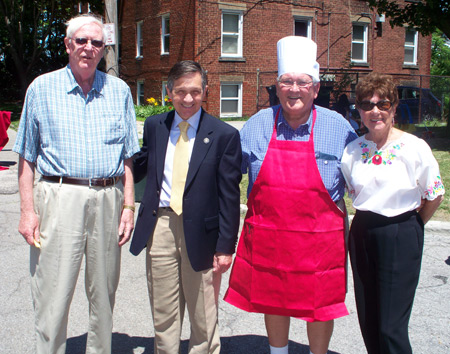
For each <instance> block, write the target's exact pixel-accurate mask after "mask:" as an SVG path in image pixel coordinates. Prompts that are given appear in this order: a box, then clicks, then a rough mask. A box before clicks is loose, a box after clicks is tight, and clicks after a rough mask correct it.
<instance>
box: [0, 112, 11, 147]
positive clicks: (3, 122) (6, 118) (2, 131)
mask: <svg viewBox="0 0 450 354" xmlns="http://www.w3.org/2000/svg"><path fill="white" fill-rule="evenodd" d="M10 124H11V112H6V111H0V151H1V150H2V149H3V147H4V146H5V145H6V144H7V143H8V141H9V138H8V128H9V125H10Z"/></svg>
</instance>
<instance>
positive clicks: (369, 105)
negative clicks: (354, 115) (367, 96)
mask: <svg viewBox="0 0 450 354" xmlns="http://www.w3.org/2000/svg"><path fill="white" fill-rule="evenodd" d="M375 106H377V108H378V109H379V110H380V111H389V109H390V108H391V107H392V103H391V102H390V101H387V100H383V101H378V102H377V103H373V102H370V101H362V102H359V103H358V107H359V108H361V109H362V110H363V111H366V112H368V111H371V110H372V109H373V107H375Z"/></svg>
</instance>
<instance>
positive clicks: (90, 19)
mask: <svg viewBox="0 0 450 354" xmlns="http://www.w3.org/2000/svg"><path fill="white" fill-rule="evenodd" d="M90 23H95V24H96V25H98V26H99V27H100V28H101V30H102V34H103V38H102V41H103V43H104V42H105V41H106V37H107V36H108V33H107V32H106V28H105V26H104V25H103V22H102V20H101V18H100V17H97V16H94V15H91V14H84V15H79V16H77V17H74V18H72V19H70V20H69V21H67V22H66V26H67V30H66V36H67V38H72V36H73V35H74V34H75V33H76V32H77V31H78V30H79V29H80V28H81V27H83V26H84V25H88V24H90Z"/></svg>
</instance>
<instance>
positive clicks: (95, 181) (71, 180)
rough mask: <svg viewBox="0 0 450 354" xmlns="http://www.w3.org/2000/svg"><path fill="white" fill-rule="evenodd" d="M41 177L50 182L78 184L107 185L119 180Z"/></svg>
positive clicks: (115, 178)
mask: <svg viewBox="0 0 450 354" xmlns="http://www.w3.org/2000/svg"><path fill="white" fill-rule="evenodd" d="M42 179H44V180H46V181H50V182H58V183H68V184H78V185H80V186H93V187H108V186H112V185H114V184H116V183H117V182H119V179H120V177H119V176H118V177H109V178H73V177H58V176H42Z"/></svg>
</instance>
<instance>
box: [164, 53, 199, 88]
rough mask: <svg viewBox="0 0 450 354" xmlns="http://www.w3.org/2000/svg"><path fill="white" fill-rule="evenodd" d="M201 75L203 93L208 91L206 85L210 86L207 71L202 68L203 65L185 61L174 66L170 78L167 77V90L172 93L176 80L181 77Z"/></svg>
mask: <svg viewBox="0 0 450 354" xmlns="http://www.w3.org/2000/svg"><path fill="white" fill-rule="evenodd" d="M192 73H199V74H200V75H201V77H202V88H203V91H205V90H206V85H207V84H208V78H207V76H206V71H205V70H204V69H203V68H202V67H201V65H200V64H199V63H197V62H195V61H193V60H183V61H179V62H178V63H176V64H175V65H174V66H172V69H170V71H169V76H168V77H167V88H168V89H169V90H170V91H172V89H173V85H174V83H175V80H177V79H179V78H180V77H182V76H184V75H187V74H192Z"/></svg>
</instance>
